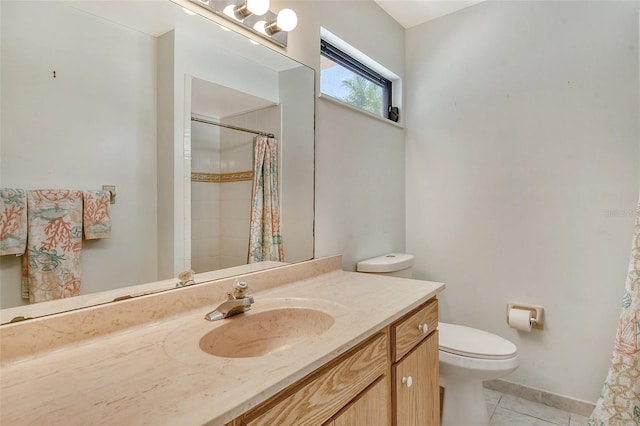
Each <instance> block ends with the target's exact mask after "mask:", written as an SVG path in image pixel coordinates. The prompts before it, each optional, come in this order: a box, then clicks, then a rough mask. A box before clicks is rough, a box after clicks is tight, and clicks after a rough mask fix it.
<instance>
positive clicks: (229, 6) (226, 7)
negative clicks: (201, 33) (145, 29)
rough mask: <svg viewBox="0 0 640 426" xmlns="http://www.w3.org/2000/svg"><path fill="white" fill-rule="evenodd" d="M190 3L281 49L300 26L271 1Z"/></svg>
mask: <svg viewBox="0 0 640 426" xmlns="http://www.w3.org/2000/svg"><path fill="white" fill-rule="evenodd" d="M0 1H1V0H0ZM189 2H191V3H193V4H195V5H197V6H198V7H201V8H203V9H206V10H208V11H210V12H213V13H215V14H216V15H218V16H220V17H223V18H225V19H227V20H228V21H231V22H233V23H234V24H236V25H240V26H241V27H243V28H245V29H247V30H249V31H250V32H252V33H253V34H255V35H258V36H260V37H263V38H265V39H267V40H269V41H271V42H272V43H275V44H277V45H278V46H280V47H286V46H287V32H288V31H291V30H293V29H294V28H295V27H296V25H297V24H298V17H297V16H296V13H295V12H294V11H293V10H291V9H282V10H281V11H280V12H279V13H278V14H276V13H274V12H272V11H271V10H269V0H189ZM194 10H195V9H194Z"/></svg>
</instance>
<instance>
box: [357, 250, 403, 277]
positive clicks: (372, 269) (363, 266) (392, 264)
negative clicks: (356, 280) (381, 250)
mask: <svg viewBox="0 0 640 426" xmlns="http://www.w3.org/2000/svg"><path fill="white" fill-rule="evenodd" d="M356 270H357V271H358V272H367V273H370V274H379V275H388V276H391V277H401V278H412V277H413V255H412V254H406V253H389V254H385V255H382V256H378V257H373V258H371V259H366V260H363V261H361V262H358V265H357V267H356Z"/></svg>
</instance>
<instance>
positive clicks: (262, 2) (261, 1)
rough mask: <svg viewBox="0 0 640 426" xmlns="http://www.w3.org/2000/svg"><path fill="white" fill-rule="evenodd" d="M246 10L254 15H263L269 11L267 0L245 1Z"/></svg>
mask: <svg viewBox="0 0 640 426" xmlns="http://www.w3.org/2000/svg"><path fill="white" fill-rule="evenodd" d="M246 1H247V9H249V12H251V13H253V14H254V15H258V16H260V15H264V14H265V13H267V11H268V10H269V0H246Z"/></svg>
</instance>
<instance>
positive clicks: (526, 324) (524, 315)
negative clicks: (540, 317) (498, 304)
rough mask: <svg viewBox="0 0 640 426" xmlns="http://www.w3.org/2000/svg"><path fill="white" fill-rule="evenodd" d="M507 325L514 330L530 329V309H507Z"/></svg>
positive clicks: (528, 330)
mask: <svg viewBox="0 0 640 426" xmlns="http://www.w3.org/2000/svg"><path fill="white" fill-rule="evenodd" d="M508 322H509V327H511V328H515V329H516V330H522V331H527V332H530V331H531V311H528V310H526V309H511V310H510V311H509V321H508Z"/></svg>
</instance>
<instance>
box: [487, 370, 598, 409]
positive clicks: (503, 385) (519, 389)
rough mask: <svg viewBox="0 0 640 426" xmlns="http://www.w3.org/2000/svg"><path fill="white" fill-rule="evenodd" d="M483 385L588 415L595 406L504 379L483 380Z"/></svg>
mask: <svg viewBox="0 0 640 426" xmlns="http://www.w3.org/2000/svg"><path fill="white" fill-rule="evenodd" d="M483 384H484V387H485V388H487V389H491V390H494V391H497V392H502V393H506V394H509V395H514V396H518V397H520V398H524V399H527V400H529V401H533V402H537V403H539V404H544V405H547V406H549V407H553V408H559V409H560V410H564V411H568V412H570V413H575V414H580V415H581V416H585V417H589V416H590V415H591V413H592V412H593V409H594V408H595V406H596V405H595V404H594V403H591V402H587V401H582V400H579V399H573V398H569V397H567V396H562V395H557V394H555V393H551V392H547V391H543V390H540V389H536V388H531V387H528V386H524V385H521V384H519V383H512V382H508V381H506V380H502V379H497V380H489V381H486V382H483Z"/></svg>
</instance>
